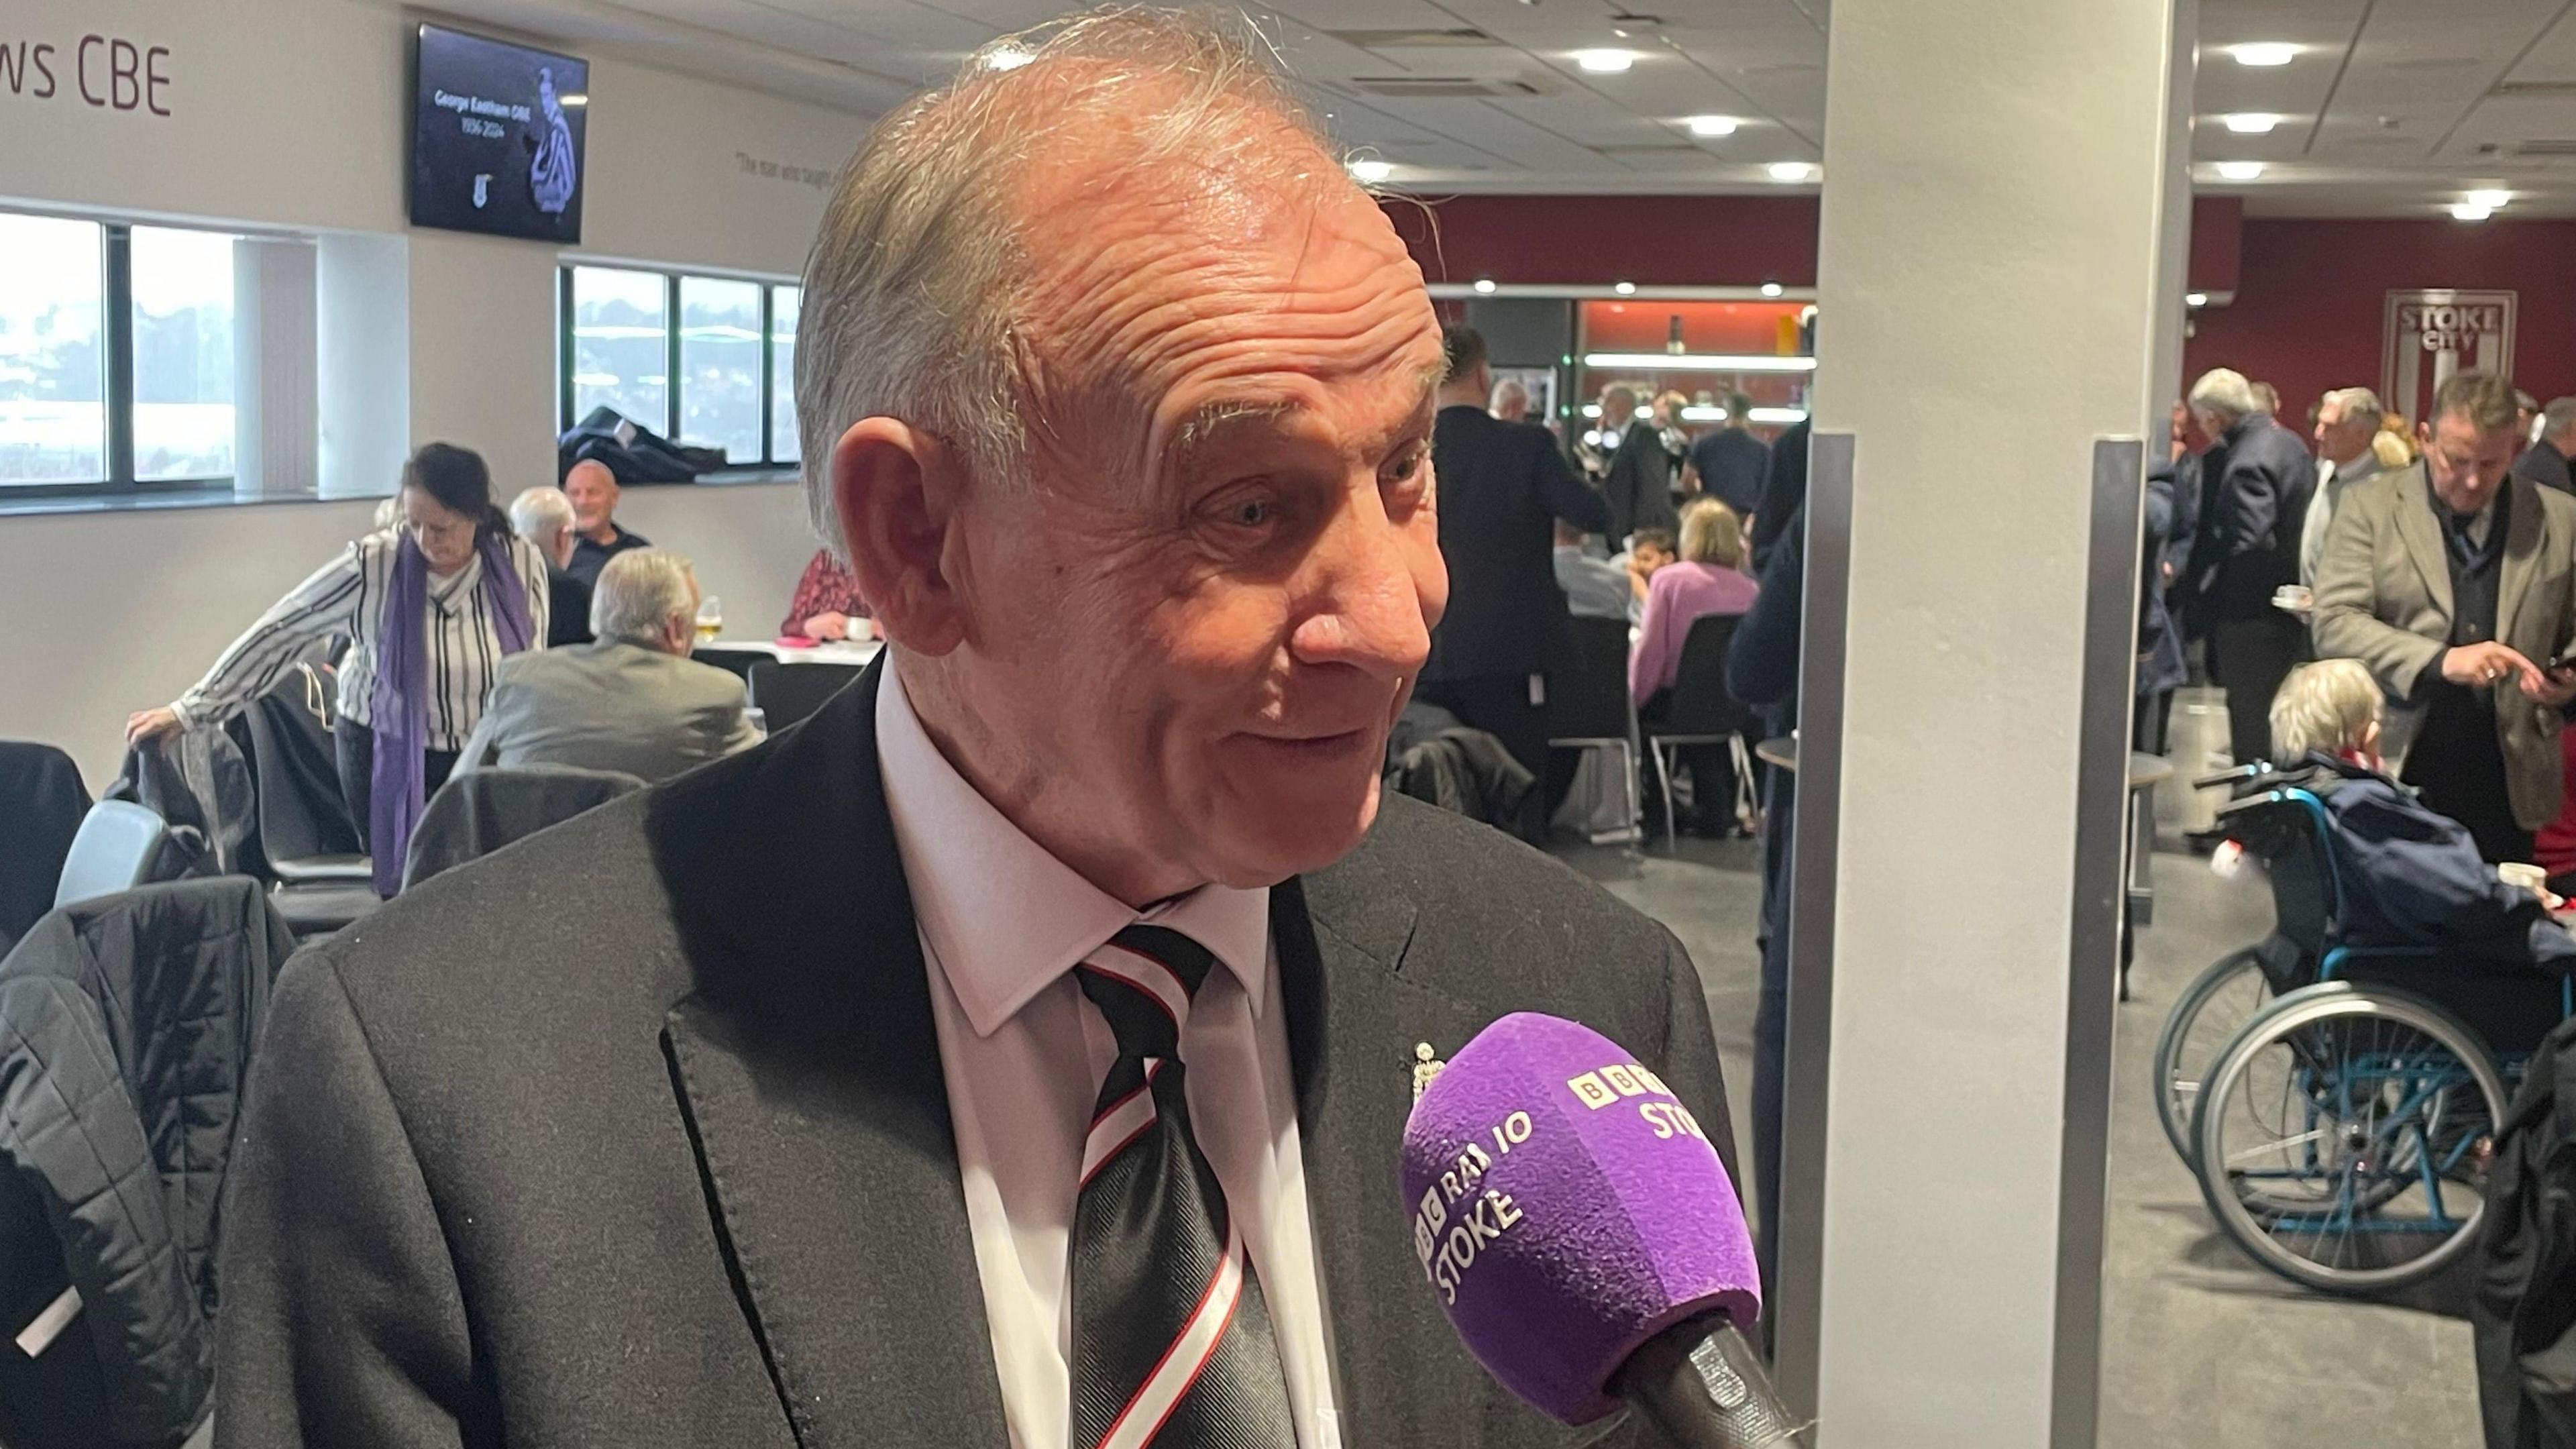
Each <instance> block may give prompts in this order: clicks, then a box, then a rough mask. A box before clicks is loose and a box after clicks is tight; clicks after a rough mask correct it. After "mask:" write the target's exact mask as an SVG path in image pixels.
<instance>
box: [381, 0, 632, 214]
mask: <svg viewBox="0 0 2576 1449" xmlns="http://www.w3.org/2000/svg"><path fill="white" fill-rule="evenodd" d="M417 72H418V74H419V77H420V81H419V88H418V95H417V98H416V101H415V104H414V108H413V117H412V139H411V221H412V225H414V226H438V227H447V228H450V229H453V230H456V231H480V232H490V233H492V234H494V235H496V236H518V237H530V238H534V239H536V240H539V241H552V242H563V243H567V244H570V243H574V242H578V241H580V240H581V188H582V179H583V177H582V159H583V158H582V139H583V135H584V132H585V129H586V122H587V120H588V118H589V107H590V62H588V61H585V60H577V59H575V58H574V57H572V56H569V55H556V54H554V53H553V52H551V51H544V50H531V49H529V48H528V47H526V46H524V45H510V44H507V43H505V42H503V41H498V40H486V39H484V38H483V37H482V36H479V35H467V34H464V33H463V32H461V31H455V30H448V29H444V28H442V27H440V26H436V25H423V26H422V27H420V47H419V56H418V65H417Z"/></svg>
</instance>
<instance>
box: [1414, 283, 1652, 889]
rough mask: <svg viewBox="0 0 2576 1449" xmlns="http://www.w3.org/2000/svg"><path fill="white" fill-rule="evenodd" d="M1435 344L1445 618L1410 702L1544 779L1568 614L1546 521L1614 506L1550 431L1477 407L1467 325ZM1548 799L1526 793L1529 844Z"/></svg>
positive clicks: (1589, 519) (1435, 446)
mask: <svg viewBox="0 0 2576 1449" xmlns="http://www.w3.org/2000/svg"><path fill="white" fill-rule="evenodd" d="M1440 341H1441V350H1442V352H1443V354H1444V356H1445V357H1446V358H1447V366H1448V376H1447V378H1446V379H1445V380H1444V381H1443V382H1442V383H1441V384H1440V395H1439V397H1438V399H1437V401H1438V402H1439V404H1440V414H1439V417H1438V419H1437V421H1436V422H1435V423H1434V424H1433V427H1432V434H1431V439H1432V441H1431V461H1432V473H1433V476H1435V477H1436V478H1438V479H1439V487H1440V508H1439V513H1440V557H1441V560H1442V561H1443V562H1444V563H1446V564H1447V565H1448V567H1449V612H1448V613H1447V614H1445V615H1443V616H1442V617H1441V620H1440V627H1439V628H1438V629H1437V630H1435V631H1434V632H1433V634H1432V636H1431V660H1430V662H1429V663H1428V664H1426V665H1424V666H1423V670H1422V682H1421V684H1420V685H1419V686H1418V687H1416V688H1415V690H1414V697H1415V698H1417V699H1421V700H1423V701H1425V702H1426V703H1430V704H1436V705H1439V706H1440V707H1441V708H1443V709H1446V710H1448V711H1449V712H1450V713H1451V714H1454V715H1456V716H1458V718H1459V719H1460V720H1461V721H1462V722H1464V723H1466V724H1469V725H1473V726H1474V727H1475V728H1477V729H1480V730H1484V731H1487V732H1488V733H1490V734H1492V735H1494V736H1495V737H1496V738H1498V739H1500V740H1501V741H1502V742H1503V748H1505V749H1507V750H1509V751H1511V752H1512V758H1513V759H1516V760H1518V761H1520V762H1521V764H1522V765H1523V766H1525V767H1526V768H1527V769H1528V770H1529V772H1530V773H1531V774H1533V775H1536V776H1538V777H1540V778H1541V779H1545V778H1547V773H1548V770H1547V662H1548V657H1549V653H1550V651H1551V650H1552V649H1554V648H1555V646H1556V645H1557V643H1558V642H1559V636H1560V635H1561V634H1562V633H1563V632H1564V626H1565V621H1566V619H1567V618H1568V617H1569V616H1568V614H1567V612H1566V606H1565V593H1564V591H1563V590H1562V589H1560V588H1558V587H1557V583H1556V556H1555V546H1556V537H1555V526H1554V523H1553V521H1552V520H1555V519H1559V518H1561V519H1564V520H1565V521H1566V522H1568V523H1570V524H1573V525H1574V526H1575V527H1577V528H1580V529H1582V530H1584V531H1585V532H1587V533H1599V532H1601V531H1602V530H1603V529H1605V528H1607V527H1609V524H1610V510H1609V508H1608V507H1607V505H1605V504H1604V503H1603V502H1602V500H1601V495H1600V494H1598V493H1595V492H1593V491H1592V490H1591V489H1590V488H1587V487H1585V486H1584V485H1583V483H1582V481H1581V480H1580V479H1578V478H1576V477H1575V476H1574V469H1573V468H1572V467H1571V466H1569V465H1568V464H1567V463H1566V461H1565V455H1564V454H1562V453H1560V452H1558V451H1557V447H1556V438H1555V436H1554V435H1553V434H1551V433H1549V432H1548V430H1547V429H1545V428H1542V427H1539V426H1537V425H1536V424H1532V423H1506V422H1501V421H1498V420H1496V419H1495V418H1494V417H1493V416H1492V415H1490V414H1488V413H1487V412H1486V411H1485V406H1484V403H1485V397H1486V395H1487V393H1488V391H1489V390H1490V388H1491V386H1492V375H1491V371H1490V369H1489V368H1488V367H1487V366H1486V359H1485V339H1484V338H1483V337H1482V336H1480V335H1478V333H1477V332H1476V330H1475V329H1474V328H1472V327H1451V328H1449V329H1448V330H1447V331H1445V332H1444V333H1442V334H1441V339H1440ZM1546 803H1547V802H1546V800H1545V799H1543V798H1542V792H1536V791H1533V792H1532V793H1531V796H1530V811H1529V814H1530V819H1529V820H1528V821H1526V822H1524V830H1523V833H1524V834H1529V835H1532V837H1533V838H1535V832H1536V831H1538V830H1540V829H1543V828H1544V824H1545V821H1546V818H1547V817H1546V813H1545V809H1544V807H1545V805H1546Z"/></svg>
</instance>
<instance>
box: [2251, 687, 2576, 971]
mask: <svg viewBox="0 0 2576 1449" xmlns="http://www.w3.org/2000/svg"><path fill="white" fill-rule="evenodd" d="M2379 711H2380V692H2379V684H2378V682H2377V681H2376V680H2374V679H2373V678H2372V677H2371V675H2370V671H2369V670H2368V669H2367V668H2366V667H2364V666H2363V665H2362V663H2361V662H2360V661H2359V660H2354V659H2325V660H2320V661H2318V662H2316V663H2314V664H2303V665H2301V666H2299V667H2298V668H2297V669H2294V670H2292V671H2291V673H2290V676H2289V678H2288V679H2286V680H2284V681H2283V682H2282V685H2281V690H2280V693H2279V694H2277V695H2275V696H2274V697H2273V700H2272V714H2271V724H2272V741H2273V745H2274V747H2275V750H2276V752H2277V758H2278V759H2279V760H2280V761H2282V762H2283V763H2282V764H2281V766H2280V767H2279V768H2281V769H2282V770H2283V771H2285V772H2287V771H2293V770H2303V771H2307V772H2310V773H2311V774H2312V775H2313V776H2314V777H2315V784H2314V785H2313V786H2312V790H2313V793H2315V794H2316V796H2317V797H2318V798H2319V799H2320V800H2321V801H2323V802H2324V804H2325V807H2326V812H2327V814H2328V815H2329V816H2330V817H2331V818H2332V820H2333V822H2334V831H2333V850H2334V857H2335V861H2336V863H2337V866H2338V867H2339V868H2340V869H2341V871H2342V872H2343V873H2344V876H2345V879H2346V884H2347V887H2348V889H2347V891H2346V893H2345V894H2346V901H2347V909H2346V913H2345V918H2344V919H2343V920H2342V921H2340V922H2339V923H2338V926H2339V931H2338V935H2339V937H2340V939H2341V941H2342V943H2343V944H2345V945H2347V946H2361V947H2379V946H2395V947H2408V946H2413V947H2424V946H2431V947H2439V948H2441V949H2442V950H2444V951H2446V952H2456V953H2458V954H2460V955H2462V956H2464V957H2469V958H2472V959H2475V960H2479V961H2486V962H2494V963H2502V964H2514V963H2528V964H2530V965H2534V966H2539V967H2541V968H2543V969H2545V970H2551V971H2562V972H2569V971H2576V935H2571V934H2569V932H2568V931H2567V929H2566V928H2565V927H2563V926H2561V925H2559V924H2558V923H2557V922H2556V921H2555V920H2553V919H2551V918H2550V915H2549V911H2548V907H2547V905H2546V904H2545V903H2544V902H2543V901H2541V899H2540V898H2539V897H2537V896H2535V895H2533V894H2532V893H2531V892H2530V891H2527V890H2524V889H2523V888H2521V887H2520V886H2514V885H2507V884H2505V883H2504V882H2503V881H2502V880H2500V879H2498V878H2497V875H2496V872H2495V869H2494V867H2492V866H2490V865H2488V864H2487V863H2486V862H2485V861H2484V860H2483V859H2481V858H2480V857H2479V854H2478V847H2477V843H2476V842H2475V841H2474V840H2473V839H2471V838H2470V835H2469V832H2468V829H2467V827H2465V826H2463V825H2461V824H2460V823H2459V822H2458V821H2456V820H2453V819H2451V818H2450V817H2449V816H2446V815H2443V814H2440V813H2439V812H2437V811H2435V810H2433V809H2431V808H2429V807H2427V806H2426V805H2425V804H2424V803H2423V801H2421V800H2420V799H2418V798H2417V797H2416V795H2415V792H2414V791H2412V790H2410V789H2408V788H2407V787H2406V786H2404V785H2401V784H2399V783H2398V782H2397V781H2396V780H2394V779H2392V778H2390V777H2389V775H2388V773H2387V771H2386V769H2385V768H2384V766H2383V765H2382V763H2381V761H2380V758H2379ZM2292 762H2295V763H2292Z"/></svg>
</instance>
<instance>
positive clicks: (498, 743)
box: [456, 548, 756, 781]
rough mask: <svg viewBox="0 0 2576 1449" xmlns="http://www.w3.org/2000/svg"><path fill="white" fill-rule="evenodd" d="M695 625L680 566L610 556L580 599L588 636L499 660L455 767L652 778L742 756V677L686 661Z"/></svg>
mask: <svg viewBox="0 0 2576 1449" xmlns="http://www.w3.org/2000/svg"><path fill="white" fill-rule="evenodd" d="M697 621H698V582H697V579H696V578H695V577H694V576H693V575H692V574H691V573H690V571H689V564H688V560H686V559H683V558H681V557H680V556H679V555H678V554H675V553H670V552H668V551H665V550H662V549H652V548H648V549H635V550H631V551H629V552H626V553H621V554H619V555H617V556H616V557H615V558H612V559H610V560H609V561H608V565H607V567H605V568H603V569H601V570H600V573H599V584H598V587H597V588H596V589H594V590H593V591H592V594H591V603H590V627H591V631H592V632H593V633H595V634H597V635H598V636H599V637H598V640H597V641H596V642H594V643H590V644H582V645H576V646H574V647H572V648H568V649H547V650H542V651H531V652H529V653H526V654H516V655H512V656H511V657H510V658H508V659H506V660H504V661H502V663H501V667H500V670H499V672H498V674H497V675H496V676H495V677H494V680H493V684H492V699H491V702H490V703H489V704H487V705H486V706H485V707H484V711H483V722H482V723H481V724H480V725H478V726H476V727H475V730H474V733H473V734H472V735H471V736H470V737H469V738H467V740H466V741H465V748H464V749H463V750H462V751H460V752H459V753H458V757H457V764H456V767H457V768H458V769H459V770H471V769H475V768H478V767H481V766H487V765H504V766H508V765H579V766H582V767H583V768H586V769H592V770H623V771H625V772H626V773H628V774H630V775H639V776H641V777H643V778H644V779H645V780H647V781H652V780H660V779H666V778H668V777H670V776H672V775H676V774H679V773H680V772H681V771H683V770H687V769H691V768H694V767H696V766H698V765H703V764H705V763H706V762H707V761H709V760H715V759H722V758H723V757H724V756H726V755H730V754H732V753H733V752H734V751H736V750H740V749H746V748H749V747H750V746H751V745H752V743H753V742H754V741H755V739H756V736H754V734H753V733H752V728H751V722H750V720H748V719H747V718H745V716H744V714H743V691H742V681H741V680H739V679H737V678H735V677H734V676H733V675H731V674H728V673H726V672H725V671H723V670H721V669H717V668H714V667H712V666H710V665H705V664H699V663H696V662H694V661H692V660H691V659H690V658H689V648H690V646H691V645H692V644H693V643H694V642H695V641H696V637H697Z"/></svg>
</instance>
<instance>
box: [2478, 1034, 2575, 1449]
mask: <svg viewBox="0 0 2576 1449" xmlns="http://www.w3.org/2000/svg"><path fill="white" fill-rule="evenodd" d="M2486 1208H2487V1218H2486V1223H2485V1225H2484V1226H2482V1227H2481V1228H2480V1229H2479V1230H2478V1251H2477V1265H2478V1267H2477V1275H2478V1276H2477V1296H2476V1298H2475V1299H2474V1301H2472V1303H2471V1304H2470V1307H2469V1323H2470V1326H2471V1328H2472V1329H2473V1331H2474V1334H2475V1342H2476V1345H2477V1360H2478V1404H2479V1408H2480V1410H2481V1412H2482V1414H2483V1416H2484V1417H2485V1420H2486V1442H2487V1446H2488V1449H2576V1022H2569V1023H2566V1024H2563V1025H2561V1026H2560V1027H2559V1028H2558V1029H2557V1030H2556V1031H2554V1032H2552V1033H2550V1035H2549V1038H2548V1040H2546V1041H2544V1042H2542V1043H2541V1046H2540V1050H2539V1051H2537V1052H2535V1053H2533V1055H2532V1059H2531V1070H2530V1072H2529V1073H2528V1074H2527V1075H2526V1076H2524V1078H2523V1080H2522V1088H2521V1090H2520V1091H2517V1092H2516V1093H2515V1094H2514V1098H2513V1106H2512V1107H2511V1108H2510V1109H2509V1110H2508V1111H2507V1112H2506V1113H2505V1119H2504V1122H2503V1123H2502V1124H2501V1126H2500V1128H2499V1129H2498V1131H2497V1132H2496V1138H2495V1156H2494V1158H2493V1160H2492V1161H2491V1163H2490V1165H2489V1166H2488V1169H2487V1188H2486Z"/></svg>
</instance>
